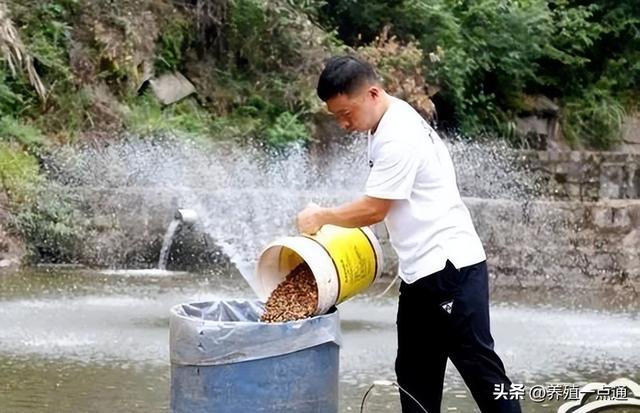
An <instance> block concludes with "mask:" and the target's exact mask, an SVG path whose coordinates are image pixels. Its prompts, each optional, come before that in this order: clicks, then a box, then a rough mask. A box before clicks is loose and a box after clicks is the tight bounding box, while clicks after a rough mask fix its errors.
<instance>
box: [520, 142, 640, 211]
mask: <svg viewBox="0 0 640 413" xmlns="http://www.w3.org/2000/svg"><path fill="white" fill-rule="evenodd" d="M521 159H522V160H523V162H524V163H525V164H526V165H527V166H528V167H529V168H530V169H531V170H532V171H534V172H535V173H537V174H538V175H539V177H540V179H539V181H540V184H541V186H542V191H543V193H544V195H546V196H548V197H551V198H552V199H559V200H581V201H597V200H600V199H638V198H640V154H633V153H623V152H584V151H566V152H552V151H521Z"/></svg>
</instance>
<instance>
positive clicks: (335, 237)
mask: <svg viewBox="0 0 640 413" xmlns="http://www.w3.org/2000/svg"><path fill="white" fill-rule="evenodd" d="M302 262H306V263H307V265H308V266H309V268H310V269H311V271H312V272H313V276H314V277H315V280H316V284H317V286H318V307H317V308H316V311H315V313H314V315H319V314H324V313H326V312H327V311H329V309H331V307H333V306H334V305H336V304H340V303H341V302H343V301H345V300H348V299H349V298H351V297H353V296H354V295H356V294H358V293H360V292H362V291H364V290H366V289H367V288H368V287H369V286H370V285H371V284H373V282H374V281H375V280H376V279H377V278H378V277H379V276H380V272H381V271H382V250H381V248H380V243H379V242H378V239H377V238H376V236H375V235H374V234H373V231H371V229H370V228H369V227H362V228H342V227H338V226H335V225H325V226H323V227H322V228H321V229H320V231H318V232H317V233H316V234H314V235H299V236H295V237H283V238H280V239H278V240H276V241H274V242H272V243H271V244H269V245H267V247H266V248H265V249H264V250H263V251H262V253H261V254H260V258H259V260H258V266H257V271H256V275H257V289H258V294H259V295H260V298H261V299H262V300H266V299H267V298H268V297H269V295H270V294H271V292H272V291H273V290H274V289H275V288H276V287H277V286H278V284H280V283H281V282H282V281H283V280H284V279H285V277H286V276H287V274H289V273H290V272H291V270H293V269H294V268H295V267H296V266H298V265H299V264H301V263H302Z"/></svg>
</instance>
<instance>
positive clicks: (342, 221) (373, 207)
mask: <svg viewBox="0 0 640 413" xmlns="http://www.w3.org/2000/svg"><path fill="white" fill-rule="evenodd" d="M390 202H391V201H388V200H374V199H372V198H368V197H362V198H360V199H358V200H356V201H352V202H348V203H346V204H342V205H340V206H337V207H332V208H323V210H322V213H321V216H322V218H321V220H322V222H323V224H332V225H338V226H341V227H345V228H357V227H364V226H367V225H373V224H376V223H378V222H380V221H382V220H383V219H384V217H385V216H386V215H387V212H388V210H389V206H390Z"/></svg>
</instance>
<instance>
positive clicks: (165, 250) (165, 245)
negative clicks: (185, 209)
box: [158, 219, 180, 270]
mask: <svg viewBox="0 0 640 413" xmlns="http://www.w3.org/2000/svg"><path fill="white" fill-rule="evenodd" d="M179 226H180V221H179V220H177V219H174V220H173V221H171V223H170V224H169V227H168V228H167V232H166V233H165V234H164V240H163V241H162V249H160V258H159V259H158V269H160V270H166V269H167V259H168V258H169V250H170V249H171V244H172V243H173V236H174V234H175V233H176V230H177V229H178V227H179Z"/></svg>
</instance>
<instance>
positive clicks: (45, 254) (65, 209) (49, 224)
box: [12, 183, 86, 262]
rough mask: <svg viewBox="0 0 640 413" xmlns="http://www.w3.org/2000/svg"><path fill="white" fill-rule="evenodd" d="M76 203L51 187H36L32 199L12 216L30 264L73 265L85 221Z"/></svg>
mask: <svg viewBox="0 0 640 413" xmlns="http://www.w3.org/2000/svg"><path fill="white" fill-rule="evenodd" d="M75 204H76V200H74V199H73V196H72V195H71V194H70V193H69V192H68V191H66V190H65V189H64V188H58V187H56V186H55V185H54V184H52V183H47V184H42V185H39V187H38V190H37V192H36V193H35V196H34V198H33V199H32V200H31V202H29V203H28V204H24V205H22V207H21V208H20V209H19V210H17V211H16V212H15V213H14V214H13V219H12V225H13V226H14V227H15V228H16V229H17V230H18V231H19V232H20V233H21V234H22V236H23V237H24V239H25V241H26V243H27V246H28V248H29V250H30V253H31V255H32V256H33V260H34V261H52V262H73V261H74V259H75V257H76V251H78V250H79V249H80V243H81V242H82V239H83V237H84V234H85V231H86V228H85V221H86V220H85V219H84V217H83V216H82V214H81V213H80V211H79V209H78V208H77V207H76V206H75Z"/></svg>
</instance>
